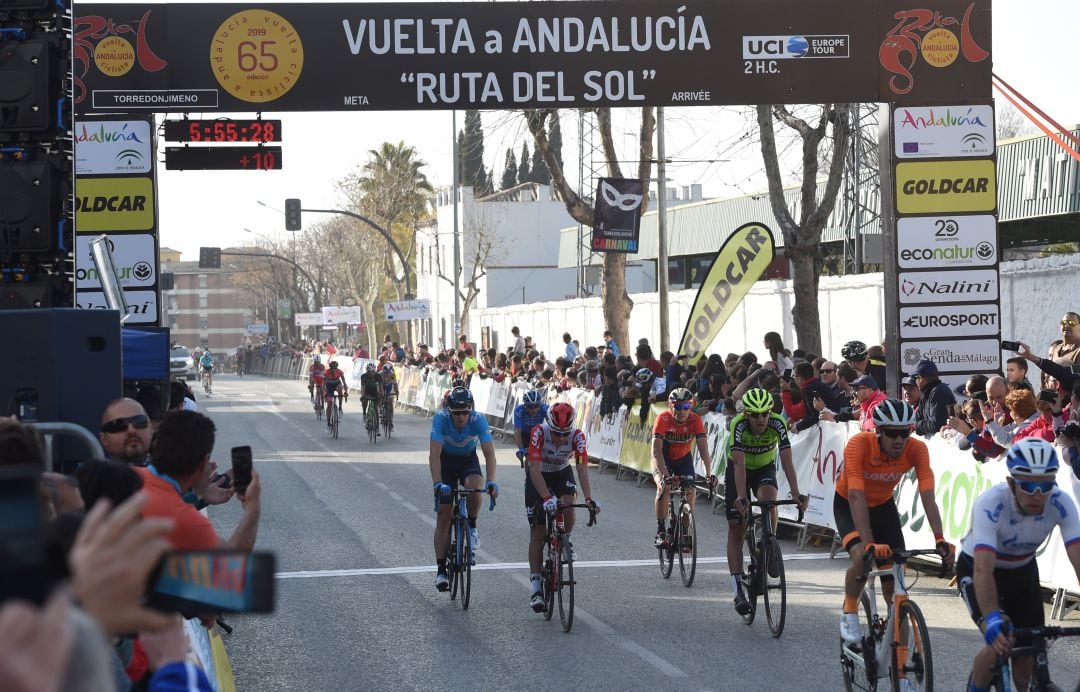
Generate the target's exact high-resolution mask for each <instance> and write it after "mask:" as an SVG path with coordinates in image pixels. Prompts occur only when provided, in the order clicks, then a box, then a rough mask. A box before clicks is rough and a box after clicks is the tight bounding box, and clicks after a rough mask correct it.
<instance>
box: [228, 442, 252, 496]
mask: <svg viewBox="0 0 1080 692" xmlns="http://www.w3.org/2000/svg"><path fill="white" fill-rule="evenodd" d="M251 468H252V464H251V447H249V446H247V445H244V446H243V447H233V448H232V484H233V488H234V489H235V490H236V492H237V494H239V495H241V496H243V494H244V493H246V492H247V488H248V486H249V485H251Z"/></svg>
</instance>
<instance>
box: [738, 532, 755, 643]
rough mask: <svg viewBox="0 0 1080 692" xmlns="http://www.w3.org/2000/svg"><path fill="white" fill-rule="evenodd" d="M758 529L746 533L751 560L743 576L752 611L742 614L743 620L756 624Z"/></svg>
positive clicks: (744, 591)
mask: <svg viewBox="0 0 1080 692" xmlns="http://www.w3.org/2000/svg"><path fill="white" fill-rule="evenodd" d="M755 533H756V531H754V530H753V529H751V530H750V531H747V533H746V547H747V548H748V552H749V553H750V561H749V564H747V567H746V575H745V576H744V577H743V593H744V594H745V595H746V601H747V602H748V603H749V604H750V611H749V612H747V613H746V615H742V616H740V617H742V621H743V622H744V623H746V624H747V625H752V624H754V616H755V615H757V597H758V591H759V590H760V585H759V584H758V567H757V565H758V557H757V541H755V540H754V535H755Z"/></svg>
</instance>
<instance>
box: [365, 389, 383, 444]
mask: <svg viewBox="0 0 1080 692" xmlns="http://www.w3.org/2000/svg"><path fill="white" fill-rule="evenodd" d="M364 426H365V427H366V428H367V434H368V441H370V442H371V444H375V442H376V441H377V440H378V437H379V410H378V403H377V402H376V401H375V400H373V399H371V400H368V407H367V411H366V412H365V413H364Z"/></svg>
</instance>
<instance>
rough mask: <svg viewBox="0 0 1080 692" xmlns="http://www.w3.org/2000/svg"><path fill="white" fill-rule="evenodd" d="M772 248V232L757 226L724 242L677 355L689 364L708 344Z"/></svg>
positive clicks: (740, 230)
mask: <svg viewBox="0 0 1080 692" xmlns="http://www.w3.org/2000/svg"><path fill="white" fill-rule="evenodd" d="M774 246H775V243H774V241H773V234H772V231H770V230H769V229H768V227H766V226H765V224H761V223H748V224H744V225H742V226H740V227H739V228H737V229H736V230H735V232H734V233H732V234H731V235H730V236H729V237H728V239H727V240H726V241H724V244H723V246H721V248H720V251H719V252H718V253H716V258H715V259H713V263H712V266H710V267H709V271H708V273H707V274H706V275H705V280H704V281H702V282H701V288H700V289H698V294H697V297H696V298H694V307H693V309H692V310H690V319H689V320H687V322H686V329H685V330H684V331H683V336H682V340H681V341H680V342H679V351H678V352H679V354H685V355H688V356H690V361H691V362H693V361H694V360H696V359H697V357H698V356H699V355H700V354H701V353H703V352H704V351H705V349H707V348H708V347H709V345H710V344H712V341H713V339H715V338H716V335H717V333H719V331H720V328H721V327H723V326H724V323H725V322H727V320H728V318H729V317H731V313H733V312H735V308H736V307H737V306H738V305H739V303H741V302H742V299H743V298H744V297H745V296H746V293H747V292H748V291H749V290H750V287H751V286H753V285H754V282H755V281H757V280H758V277H760V276H761V275H762V274H763V273H764V272H765V269H766V268H768V266H769V264H771V263H772V261H773V256H774V251H773V250H774Z"/></svg>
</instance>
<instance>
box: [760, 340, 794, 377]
mask: <svg viewBox="0 0 1080 692" xmlns="http://www.w3.org/2000/svg"><path fill="white" fill-rule="evenodd" d="M765 348H766V349H768V350H769V360H771V361H773V362H774V363H776V369H777V370H778V371H779V372H784V371H785V370H790V369H792V368H794V367H795V362H794V361H793V360H791V351H789V350H787V349H786V348H784V342H783V340H782V339H781V338H780V335H779V334H777V333H776V332H765Z"/></svg>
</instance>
